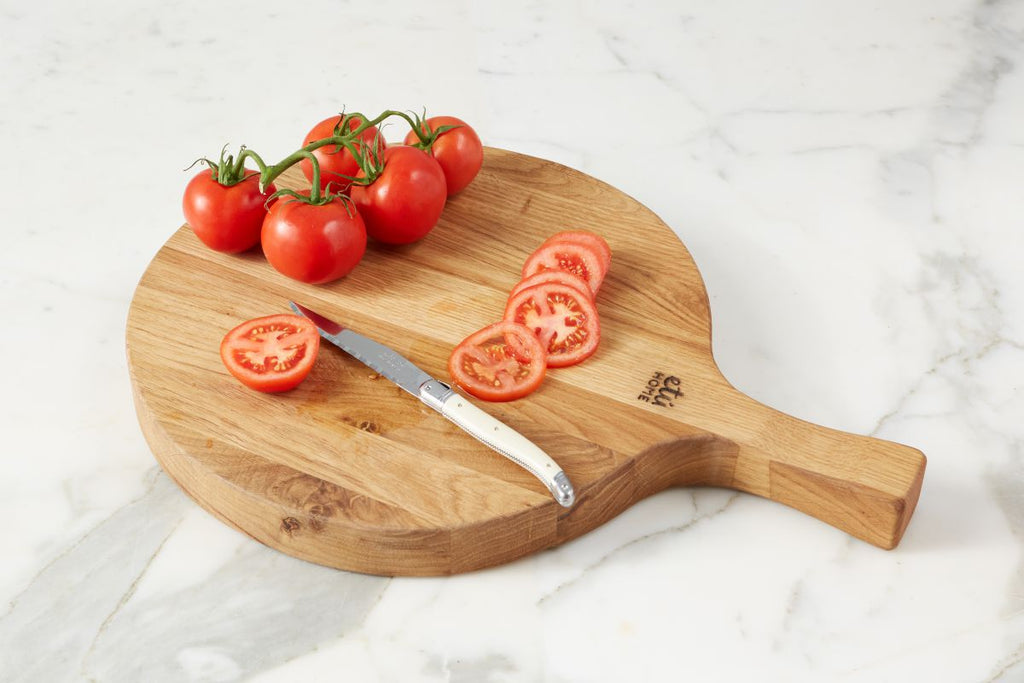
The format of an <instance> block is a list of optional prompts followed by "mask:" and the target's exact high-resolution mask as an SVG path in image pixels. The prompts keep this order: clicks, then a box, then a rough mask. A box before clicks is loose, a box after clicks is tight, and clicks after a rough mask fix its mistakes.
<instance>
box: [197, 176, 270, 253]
mask: <svg viewBox="0 0 1024 683" xmlns="http://www.w3.org/2000/svg"><path fill="white" fill-rule="evenodd" d="M216 173H217V172H216V171H215V170H212V169H210V170H203V171H200V172H199V173H197V174H196V175H195V177H194V178H192V180H190V181H189V183H188V185H187V186H186V187H185V196H184V197H183V199H182V202H181V206H182V211H183V212H184V214H185V221H186V222H187V223H188V224H189V226H190V227H191V228H192V231H193V232H195V234H196V237H198V238H199V239H200V241H202V242H203V244H205V245H206V246H208V247H210V248H211V249H216V250H217V251H223V252H226V253H229V254H234V253H238V252H241V251H245V250H246V249H250V248H252V247H253V246H255V245H256V244H257V243H258V242H259V241H260V230H261V228H262V226H263V218H264V217H265V216H266V215H267V209H266V207H265V204H266V202H267V200H268V199H269V198H270V195H272V194H273V193H274V192H275V188H274V186H273V185H272V184H271V185H270V186H269V187H267V188H266V190H265V191H263V192H260V177H259V176H260V174H259V173H257V172H256V171H252V172H250V173H248V174H247V175H246V176H245V178H244V179H242V180H241V181H240V182H237V183H235V184H234V185H221V184H220V183H219V182H217V175H216Z"/></svg>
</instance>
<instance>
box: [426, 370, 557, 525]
mask: <svg viewBox="0 0 1024 683" xmlns="http://www.w3.org/2000/svg"><path fill="white" fill-rule="evenodd" d="M430 385H433V386H430ZM437 385H440V386H437ZM441 387H443V388H444V389H447V391H443V390H442V389H441ZM420 398H421V399H422V400H423V402H424V403H426V404H427V405H429V406H431V407H432V408H435V409H436V410H438V411H439V412H440V413H441V414H442V415H444V416H445V417H446V418H448V419H449V420H451V421H452V422H453V423H454V424H455V425H457V426H458V427H460V428H462V429H463V430H464V431H466V432H468V433H469V434H471V435H472V436H474V437H476V438H477V439H478V440H480V441H481V442H482V443H484V444H485V445H487V446H489V447H490V448H492V449H494V450H495V451H497V452H498V453H501V454H502V455H504V456H505V457H506V458H508V459H509V460H511V461H512V462H514V463H516V464H517V465H519V466H520V467H522V468H523V469H525V470H526V471H527V472H529V473H531V474H532V475H533V476H535V477H537V479H539V480H540V481H541V483H543V484H544V485H545V486H547V487H548V490H549V491H551V495H553V496H554V497H555V500H557V501H558V503H559V504H560V505H562V506H563V507H570V506H572V504H573V502H574V501H575V500H576V494H575V492H574V491H573V488H572V484H571V483H570V482H569V477H567V476H566V474H565V472H563V471H562V468H561V467H559V466H558V463H556V462H555V461H554V460H552V459H551V456H549V455H548V454H547V453H545V452H544V451H542V450H541V449H540V448H539V447H538V446H537V444H535V443H533V442H532V441H530V440H529V439H527V438H526V437H525V436H523V435H522V434H520V433H519V432H517V431H516V430H514V429H512V428H511V427H509V426H508V425H507V424H505V423H504V422H502V421H500V420H497V419H495V418H493V417H491V416H490V415H488V414H487V413H485V412H484V411H482V410H480V409H479V408H477V407H476V406H475V405H473V404H472V403H470V402H469V400H468V399H466V398H465V397H463V396H460V395H459V394H457V393H455V392H454V391H452V390H451V388H450V387H448V385H446V384H444V383H442V382H438V381H437V380H431V381H430V382H425V383H424V385H423V386H422V387H421V388H420Z"/></svg>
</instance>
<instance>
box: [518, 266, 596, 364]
mask: <svg viewBox="0 0 1024 683" xmlns="http://www.w3.org/2000/svg"><path fill="white" fill-rule="evenodd" d="M504 319H505V320H506V321H510V322H515V323H519V324H520V325H525V326H526V327H527V328H529V329H530V330H531V331H532V332H533V334H534V335H535V336H536V337H537V340H538V341H539V342H540V344H541V346H542V347H544V350H545V351H546V352H547V365H548V367H549V368H560V367H565V366H567V365H574V364H576V363H579V362H580V361H582V360H584V359H585V358H588V357H589V356H591V355H592V354H593V353H594V351H596V350H597V344H598V342H599V341H600V339H601V323H600V321H599V319H598V317H597V307H596V306H595V305H594V302H593V301H592V300H591V299H590V298H589V297H588V296H587V295H585V294H583V293H582V292H580V291H579V290H578V289H576V288H574V287H570V286H568V285H564V284H558V283H555V282H548V283H543V284H539V285H534V286H532V287H527V288H526V289H523V290H521V291H520V292H519V293H518V294H516V295H515V296H513V297H511V298H510V299H509V301H508V304H507V306H506V307H505V316H504Z"/></svg>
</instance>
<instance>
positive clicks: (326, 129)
mask: <svg viewBox="0 0 1024 683" xmlns="http://www.w3.org/2000/svg"><path fill="white" fill-rule="evenodd" d="M340 121H341V116H332V117H330V118H328V119H324V120H323V121H321V122H320V123H318V124H316V125H315V126H313V128H312V130H310V131H309V133H307V134H306V137H305V139H304V140H303V141H302V146H303V147H305V146H306V145H308V144H309V143H311V142H313V141H315V140H323V139H324V138H329V137H331V136H332V135H334V127H335V126H337V125H338V123H339V122H340ZM362 122H363V120H362V119H360V118H358V117H355V116H350V117H349V118H348V120H347V121H346V124H347V125H348V129H349V130H350V131H351V130H355V129H356V128H358V127H359V126H360V124H362ZM374 141H376V143H377V147H376V149H377V150H378V151H381V150H383V149H384V148H385V147H386V146H387V142H385V140H384V137H383V136H382V135H380V131H378V130H377V127H376V126H370V127H369V128H367V129H366V130H364V131H363V132H362V133H360V134H359V138H358V140H356V141H355V143H356V145H357V146H359V145H362V146H365V147H366V148H367V149H372V148H373V144H374ZM313 156H315V157H316V160H317V162H318V163H319V164H320V189H321V190H323V189H326V188H327V183H331V190H332V191H333V192H342V193H344V192H347V191H348V187H349V185H351V184H352V181H351V180H349V178H354V177H355V176H356V174H357V173H358V172H359V164H358V163H357V162H356V160H355V158H354V157H353V156H352V153H351V152H349V151H348V150H347V149H345V148H344V147H342V146H340V145H325V146H323V147H320V148H318V149H315V150H313ZM299 167H300V168H301V169H302V173H303V175H305V176H306V180H308V181H309V182H311V183H312V182H313V164H312V162H310V161H309V159H303V160H302V161H300V162H299ZM346 176H347V177H346Z"/></svg>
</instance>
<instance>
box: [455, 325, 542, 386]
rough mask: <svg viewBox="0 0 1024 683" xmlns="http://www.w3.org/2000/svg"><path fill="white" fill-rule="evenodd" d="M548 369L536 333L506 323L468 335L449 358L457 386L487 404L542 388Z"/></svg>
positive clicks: (520, 326) (489, 326) (490, 326)
mask: <svg viewBox="0 0 1024 683" xmlns="http://www.w3.org/2000/svg"><path fill="white" fill-rule="evenodd" d="M546 367H547V366H546V363H545V360H544V348H543V347H542V346H541V345H540V342H539V341H537V338H536V337H535V336H534V335H533V333H532V332H530V330H529V329H527V328H526V327H523V326H522V325H519V324H517V323H511V322H505V321H503V322H499V323H494V324H493V325H488V326H487V327H485V328H483V329H482V330H478V331H476V332H474V333H473V334H471V335H469V336H468V337H466V338H465V339H464V340H462V342H460V343H459V345H458V346H456V347H455V350H454V351H452V355H451V357H450V358H449V359H448V373H449V374H450V375H451V376H452V379H453V380H454V381H455V383H456V384H457V385H459V386H460V387H462V388H463V389H464V390H465V391H466V392H467V393H470V394H472V395H473V396H476V397H477V398H481V399H484V400H485V401H511V400H514V399H517V398H522V397H523V396H526V395H527V394H529V393H530V392H531V391H533V390H534V389H536V388H537V387H538V386H540V383H541V380H543V379H544V373H545V371H546Z"/></svg>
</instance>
